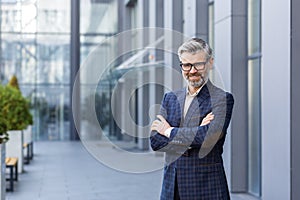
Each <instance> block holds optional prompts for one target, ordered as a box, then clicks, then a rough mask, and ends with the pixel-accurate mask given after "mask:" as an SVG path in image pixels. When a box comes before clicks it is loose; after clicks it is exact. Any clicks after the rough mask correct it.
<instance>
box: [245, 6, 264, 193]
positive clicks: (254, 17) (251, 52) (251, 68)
mask: <svg viewBox="0 0 300 200" xmlns="http://www.w3.org/2000/svg"><path fill="white" fill-rule="evenodd" d="M260 20H261V17H260V0H248V24H247V25H248V192H249V193H250V194H253V195H255V196H260V195H261V99H260V98H261V90H260V88H261V72H260V71H261V69H260V67H261V65H260V63H261V62H260V59H261V42H260V31H261V29H260Z"/></svg>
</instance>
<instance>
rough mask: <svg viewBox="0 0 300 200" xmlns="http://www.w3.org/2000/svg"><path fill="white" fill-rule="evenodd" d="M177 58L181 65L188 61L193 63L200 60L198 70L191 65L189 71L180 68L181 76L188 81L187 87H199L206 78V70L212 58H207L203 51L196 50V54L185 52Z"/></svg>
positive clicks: (210, 64) (207, 70)
mask: <svg viewBox="0 0 300 200" xmlns="http://www.w3.org/2000/svg"><path fill="white" fill-rule="evenodd" d="M179 59H180V62H181V63H182V64H183V65H184V64H188V63H190V64H195V63H201V62H202V67H201V65H200V67H198V68H199V70H197V69H196V68H195V67H194V66H192V67H191V69H190V71H184V70H181V71H182V75H183V78H184V79H185V80H186V81H187V82H188V85H189V87H193V88H200V87H201V86H202V85H203V84H204V83H205V81H206V80H207V79H208V72H209V69H210V67H211V66H212V63H213V59H212V58H211V59H209V60H207V59H206V53H205V52H198V53H196V54H191V53H187V52H185V53H183V54H182V55H181V56H180V58H179ZM204 63H205V64H204ZM200 68H201V69H200Z"/></svg>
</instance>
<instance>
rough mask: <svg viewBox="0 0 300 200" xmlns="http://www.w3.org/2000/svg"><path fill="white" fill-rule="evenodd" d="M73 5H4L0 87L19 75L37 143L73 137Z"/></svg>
mask: <svg viewBox="0 0 300 200" xmlns="http://www.w3.org/2000/svg"><path fill="white" fill-rule="evenodd" d="M69 4H70V1H63V2H62V1H58V0H56V1H52V0H51V1H50V0H44V1H21V0H15V1H2V5H1V10H2V14H1V19H2V21H1V37H2V45H1V51H2V55H1V82H2V83H3V84H5V83H7V82H8V80H9V79H10V78H11V77H12V75H16V76H17V78H18V81H19V85H20V88H21V91H22V92H23V95H24V96H26V97H27V98H29V99H30V101H31V105H32V114H33V115H34V125H33V136H34V139H35V140H66V139H68V137H69V121H68V110H69V68H70V66H69V41H70V36H69V35H70V17H69V16H70V6H69Z"/></svg>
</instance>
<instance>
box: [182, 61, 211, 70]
mask: <svg viewBox="0 0 300 200" xmlns="http://www.w3.org/2000/svg"><path fill="white" fill-rule="evenodd" d="M206 63H207V61H206V62H197V63H194V64H192V63H182V62H180V67H181V69H182V71H185V72H189V71H191V69H192V67H193V66H194V68H195V69H196V70H197V71H199V70H203V69H204V68H205V65H206Z"/></svg>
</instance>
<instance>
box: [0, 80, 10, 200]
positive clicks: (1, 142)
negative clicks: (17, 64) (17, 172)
mask: <svg viewBox="0 0 300 200" xmlns="http://www.w3.org/2000/svg"><path fill="white" fill-rule="evenodd" d="M7 92H8V91H7V90H6V87H3V86H2V85H0V188H1V190H0V199H1V200H4V199H5V193H6V184H5V157H6V153H5V142H6V141H7V140H8V134H7V130H8V126H7V120H6V119H5V118H4V115H3V107H4V102H5V101H4V97H5V96H6V95H7V94H6V93H7Z"/></svg>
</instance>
